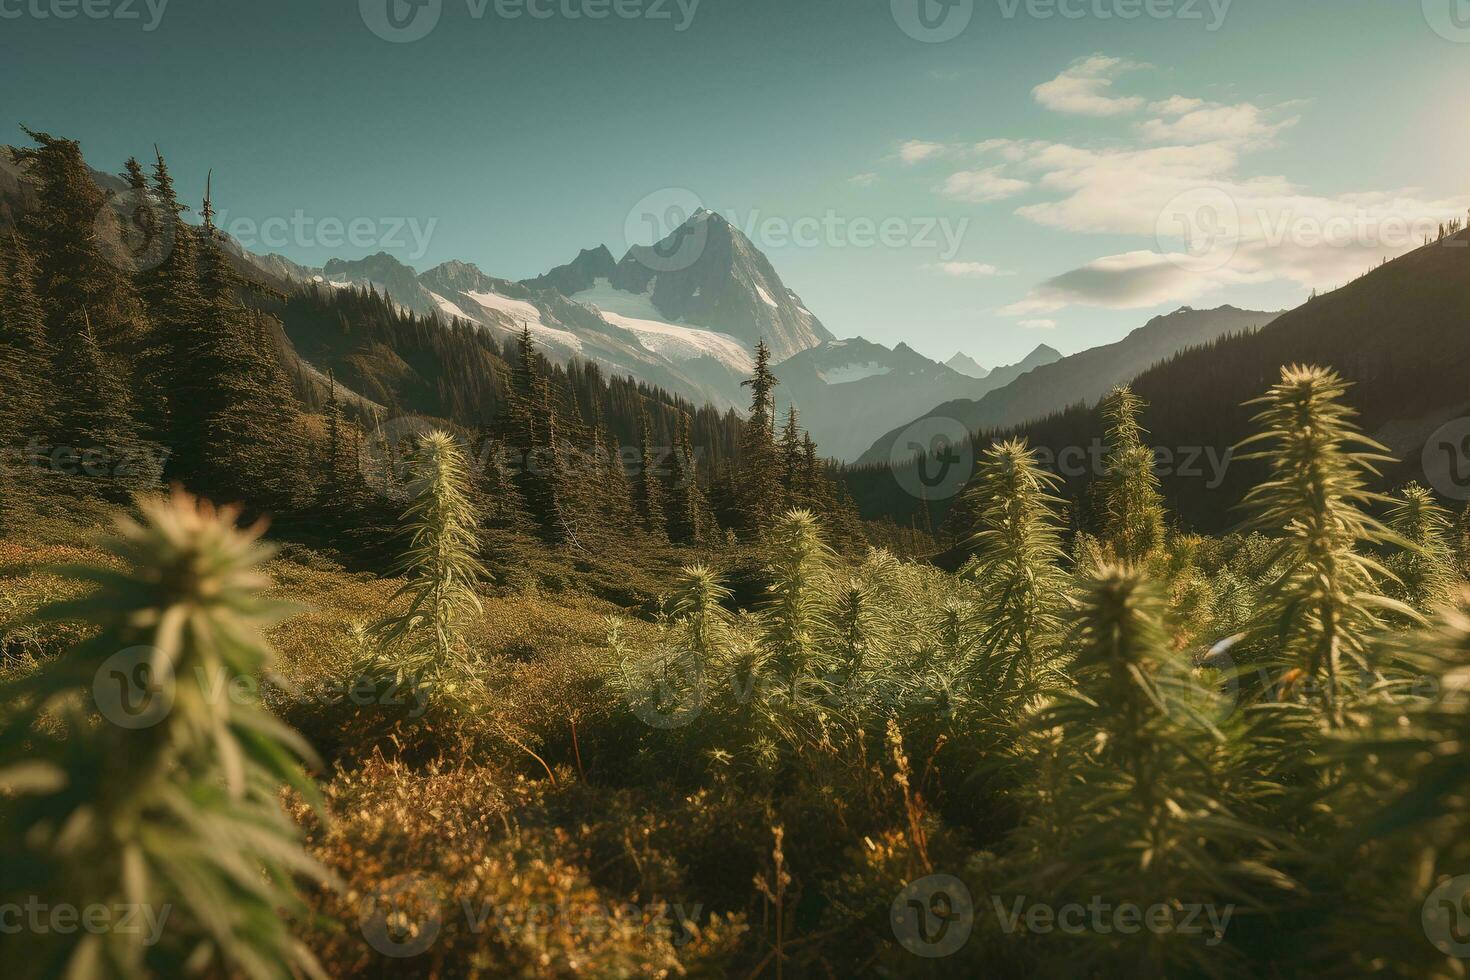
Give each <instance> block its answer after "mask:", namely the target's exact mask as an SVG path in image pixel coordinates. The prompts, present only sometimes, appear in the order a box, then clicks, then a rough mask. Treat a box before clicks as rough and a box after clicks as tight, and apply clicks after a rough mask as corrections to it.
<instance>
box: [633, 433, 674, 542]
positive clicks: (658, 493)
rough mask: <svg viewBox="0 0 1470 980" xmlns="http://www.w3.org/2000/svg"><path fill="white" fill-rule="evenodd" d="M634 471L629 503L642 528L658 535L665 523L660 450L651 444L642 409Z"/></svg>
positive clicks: (651, 435)
mask: <svg viewBox="0 0 1470 980" xmlns="http://www.w3.org/2000/svg"><path fill="white" fill-rule="evenodd" d="M638 460H639V465H638V472H637V474H636V475H635V476H634V478H633V503H634V506H635V507H636V508H637V510H638V519H639V521H640V522H641V523H642V525H643V530H645V531H647V532H648V533H649V534H657V535H662V534H663V533H664V530H665V528H666V527H667V526H668V518H667V516H666V515H665V513H664V485H663V478H662V477H661V476H660V473H659V469H660V467H661V465H662V460H661V458H660V453H659V451H658V449H657V448H656V447H655V446H654V444H653V424H652V422H651V421H650V419H649V417H648V410H647V409H646V408H645V409H644V411H643V414H642V416H641V417H640V420H639V428H638Z"/></svg>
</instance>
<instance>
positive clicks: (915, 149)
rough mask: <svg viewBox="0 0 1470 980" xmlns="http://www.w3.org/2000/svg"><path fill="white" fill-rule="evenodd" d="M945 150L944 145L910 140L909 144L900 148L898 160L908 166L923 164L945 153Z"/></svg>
mask: <svg viewBox="0 0 1470 980" xmlns="http://www.w3.org/2000/svg"><path fill="white" fill-rule="evenodd" d="M944 150H945V146H944V144H943V143H928V142H925V141H924V140H909V141H908V142H907V143H904V144H902V145H901V146H899V148H898V158H899V159H900V160H902V161H903V162H904V163H906V164H909V165H913V164H915V163H923V162H924V161H925V160H932V159H933V158H934V157H937V156H939V154H941V153H943V152H944Z"/></svg>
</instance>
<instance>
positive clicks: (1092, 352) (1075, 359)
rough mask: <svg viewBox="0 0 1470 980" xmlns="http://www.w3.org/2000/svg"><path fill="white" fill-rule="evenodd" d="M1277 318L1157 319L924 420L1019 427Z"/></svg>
mask: <svg viewBox="0 0 1470 980" xmlns="http://www.w3.org/2000/svg"><path fill="white" fill-rule="evenodd" d="M1280 315H1281V314H1279V313H1263V312H1260V311H1258V310H1240V309H1236V308H1235V307H1233V306H1222V307H1220V308H1218V309H1214V310H1194V309H1190V308H1189V307H1187V306H1186V307H1183V308H1182V309H1179V310H1176V311H1175V312H1173V313H1170V314H1168V315H1166V316H1157V317H1154V318H1153V319H1152V320H1150V321H1149V322H1148V323H1146V324H1145V325H1144V326H1142V327H1139V328H1138V329H1137V330H1134V331H1133V332H1132V333H1130V334H1129V335H1128V336H1126V337H1124V338H1123V339H1122V340H1120V341H1118V342H1117V343H1115V344H1107V345H1104V346H1102V347H1093V348H1091V349H1089V350H1085V351H1082V352H1081V353H1080V354H1073V355H1072V356H1071V357H1064V358H1061V359H1060V360H1056V361H1055V362H1054V363H1051V364H1045V365H1040V366H1037V367H1036V369H1035V370H1029V371H1027V372H1023V373H1021V374H1019V375H1016V376H1014V377H1013V378H1010V379H1006V380H1005V381H1004V382H1003V383H1002V384H998V385H995V386H994V387H993V388H992V390H990V392H989V393H988V394H986V395H985V396H984V397H982V398H978V399H977V398H975V397H974V396H968V397H963V398H959V399H955V400H953V401H947V402H944V403H942V404H939V405H937V406H936V407H935V408H933V409H931V410H930V411H928V412H926V413H924V416H923V417H925V418H929V417H946V418H952V419H958V420H959V421H960V422H962V423H964V425H965V427H966V428H968V429H970V430H971V431H972V432H973V431H979V430H984V429H1003V428H1008V427H1011V426H1016V425H1020V424H1022V423H1023V422H1029V421H1031V420H1033V419H1039V418H1042V417H1044V416H1046V415H1050V414H1051V413H1053V412H1058V411H1061V410H1062V409H1064V408H1066V407H1067V406H1069V405H1075V404H1078V403H1079V402H1092V401H1096V400H1097V399H1099V398H1101V397H1102V396H1103V395H1105V394H1107V393H1108V392H1109V391H1111V390H1112V389H1113V388H1114V387H1116V386H1117V385H1120V384H1126V383H1127V382H1129V381H1131V380H1133V378H1135V377H1136V376H1138V375H1139V374H1141V373H1142V372H1143V371H1145V370H1147V369H1148V368H1149V367H1151V366H1153V365H1154V364H1157V363H1158V362H1159V361H1162V360H1164V359H1166V358H1168V357H1171V356H1173V355H1174V354H1177V353H1178V352H1179V351H1182V350H1184V349H1186V348H1188V347H1195V346H1198V345H1200V344H1203V343H1207V342H1209V341H1211V340H1215V339H1216V338H1218V337H1223V336H1225V335H1227V334H1232V333H1239V332H1242V331H1250V330H1255V329H1257V328H1259V327H1263V326H1265V325H1266V324H1268V323H1271V322H1272V321H1273V320H1275V319H1276V318H1277V317H1278V316H1280ZM1047 349H1048V350H1050V348H1047ZM1001 370H1002V369H997V371H995V372H993V373H992V374H991V376H990V378H988V379H987V380H991V381H993V380H995V376H996V375H997V374H999V373H1000V372H1001ZM914 421H917V420H914ZM909 424H912V422H909V423H905V424H904V425H901V426H898V427H896V428H895V429H893V430H892V431H890V432H888V433H886V434H885V435H883V436H882V437H881V438H880V439H878V441H877V442H875V443H873V444H872V446H871V447H870V448H869V449H868V451H867V452H865V453H863V454H862V458H861V460H860V462H863V463H882V462H887V461H888V459H889V452H890V449H891V447H892V445H893V441H894V439H895V438H897V436H898V435H899V433H900V432H902V431H903V429H904V428H906V427H907V426H908V425H909Z"/></svg>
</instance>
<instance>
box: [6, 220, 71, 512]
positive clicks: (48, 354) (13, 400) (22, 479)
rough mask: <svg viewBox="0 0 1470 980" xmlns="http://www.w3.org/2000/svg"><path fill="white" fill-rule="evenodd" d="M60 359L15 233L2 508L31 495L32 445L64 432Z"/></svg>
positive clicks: (9, 259) (10, 248) (10, 249)
mask: <svg viewBox="0 0 1470 980" xmlns="http://www.w3.org/2000/svg"><path fill="white" fill-rule="evenodd" d="M56 362H57V358H56V351H55V350H54V349H53V348H52V346H51V341H50V338H49V337H48V336H47V332H46V322H45V318H44V316H43V314H42V311H41V304H40V300H39V299H38V297H37V296H36V289H35V266H34V264H33V263H32V261H31V258H30V255H29V253H28V252H27V251H26V247H25V243H24V242H23V241H21V239H20V238H19V236H17V235H15V234H13V233H12V234H11V235H10V236H9V238H8V240H7V241H5V242H3V243H0V392H3V397H0V468H4V469H6V470H7V473H6V479H7V481H8V483H9V485H8V486H7V487H6V496H5V499H4V500H3V501H0V508H3V509H5V510H7V511H10V510H13V509H14V507H15V505H16V504H17V503H18V502H19V500H18V497H19V495H21V494H25V495H26V496H29V495H30V490H31V489H32V485H33V484H34V482H35V479H36V476H37V473H36V468H35V464H36V462H37V461H36V460H32V459H29V458H27V457H28V454H29V450H28V449H27V447H28V446H31V445H33V444H35V445H41V444H49V443H51V442H52V441H53V440H54V439H55V438H56V436H57V435H58V433H57V418H56V414H55V413H56V410H57V408H58V404H57V399H58V393H57V391H56V388H55V384H54V381H53V379H54V377H55V372H56Z"/></svg>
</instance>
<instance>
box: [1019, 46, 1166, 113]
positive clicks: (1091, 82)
mask: <svg viewBox="0 0 1470 980" xmlns="http://www.w3.org/2000/svg"><path fill="white" fill-rule="evenodd" d="M1142 67H1144V66H1142V65H1136V64H1134V63H1133V62H1131V61H1124V60H1123V59H1122V58H1109V57H1107V56H1106V55H1101V54H1095V55H1092V56H1091V57H1088V58H1083V59H1081V60H1079V61H1074V62H1073V63H1072V64H1071V65H1070V66H1069V67H1068V68H1067V70H1066V71H1064V72H1062V73H1061V74H1060V75H1058V76H1057V77H1056V78H1053V79H1052V80H1051V81H1049V82H1043V83H1042V84H1040V85H1038V86H1036V88H1034V89H1032V90H1031V94H1032V96H1034V97H1035V99H1036V101H1037V102H1039V103H1041V104H1042V105H1043V106H1045V107H1046V108H1048V109H1050V110H1052V111H1053V112H1063V113H1067V114H1068V115H1075V116H1103V117H1106V116H1120V115H1124V114H1126V113H1130V112H1135V111H1137V110H1138V109H1140V108H1142V107H1143V104H1144V100H1143V99H1141V98H1138V97H1136V96H1128V97H1125V98H1120V97H1117V96H1114V95H1109V94H1108V93H1109V90H1111V89H1112V87H1113V81H1114V80H1115V79H1116V78H1117V77H1118V76H1119V75H1122V74H1123V73H1124V72H1128V71H1133V70H1134V69H1137V68H1142Z"/></svg>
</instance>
